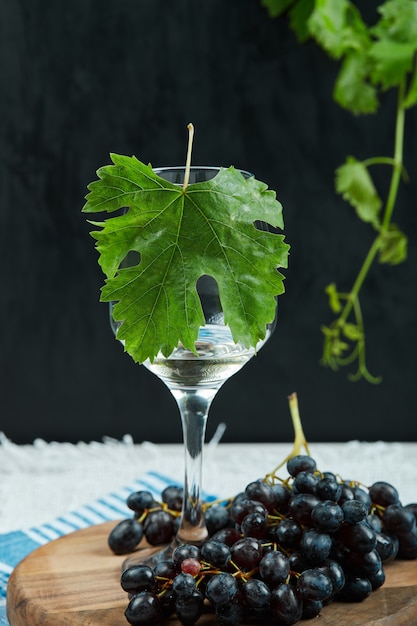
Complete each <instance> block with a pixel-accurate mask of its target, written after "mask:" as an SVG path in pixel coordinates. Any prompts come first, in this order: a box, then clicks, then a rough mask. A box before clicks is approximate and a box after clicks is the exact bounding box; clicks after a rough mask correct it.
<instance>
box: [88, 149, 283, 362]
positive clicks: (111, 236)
mask: <svg viewBox="0 0 417 626" xmlns="http://www.w3.org/2000/svg"><path fill="white" fill-rule="evenodd" d="M111 158H112V161H113V165H107V166H105V167H102V168H100V169H99V170H98V172H97V175H98V180H96V181H94V182H93V183H91V184H90V185H89V186H88V188H89V190H90V193H89V194H88V195H87V197H86V199H87V202H86V204H85V206H84V208H83V210H84V211H86V212H100V211H107V212H113V211H116V210H119V209H123V208H124V209H125V210H124V212H123V213H122V214H121V215H116V217H111V218H110V217H109V218H107V219H106V220H105V221H104V222H92V223H93V224H94V225H96V226H100V228H101V230H98V231H94V232H92V233H91V234H92V236H93V237H94V238H95V239H96V240H97V243H96V247H97V249H98V251H99V253H100V258H99V263H100V265H101V267H102V269H103V271H104V273H105V274H106V276H107V280H106V283H105V285H104V287H103V289H102V294H101V300H102V301H104V302H110V301H115V302H117V304H116V305H115V306H114V309H113V316H114V319H115V320H116V321H119V322H121V326H120V328H119V330H118V333H117V337H118V339H120V340H121V341H123V342H124V344H125V350H126V351H127V352H128V353H129V354H130V355H131V356H132V358H133V359H134V360H135V361H137V362H139V363H142V362H143V361H145V360H146V359H148V358H149V359H151V360H153V358H154V357H155V356H156V354H158V352H159V351H161V352H162V353H163V354H164V355H165V356H168V355H169V354H170V353H171V352H172V350H173V349H174V348H175V347H176V346H177V345H178V342H181V343H182V344H183V345H184V347H185V348H186V349H189V350H193V351H195V341H196V339H197V336H198V329H199V327H200V326H201V325H204V322H205V320H204V315H203V311H202V307H201V303H200V299H199V296H198V293H197V288H196V283H197V281H198V279H199V278H200V277H201V276H203V275H208V276H211V277H213V278H214V279H215V280H216V282H217V285H218V289H219V296H220V300H221V303H222V308H223V312H224V320H225V323H226V324H228V325H229V326H230V329H231V332H232V335H233V338H234V340H235V341H236V342H237V341H240V342H242V343H243V344H244V345H245V346H246V347H249V346H256V344H257V343H258V341H259V340H260V339H263V338H264V337H265V331H266V324H268V323H270V322H271V321H272V320H273V318H274V314H275V307H276V296H277V295H279V294H281V293H283V291H284V287H283V276H282V274H281V273H280V272H279V271H278V270H277V268H278V267H286V266H287V257H288V249H289V246H288V245H287V244H286V243H284V237H283V235H280V234H277V233H275V232H269V231H267V230H260V229H259V228H256V226H255V223H256V222H257V221H258V220H261V221H263V222H266V223H268V224H270V225H271V226H273V227H274V228H283V218H282V206H281V204H280V203H279V202H278V200H277V199H276V196H275V192H273V191H271V190H269V189H268V188H267V185H266V184H265V183H262V182H260V181H258V180H256V179H255V178H254V177H250V178H247V179H246V178H244V177H243V175H242V174H241V173H240V172H239V171H238V170H235V169H234V168H232V167H230V168H227V169H221V170H220V171H219V173H218V174H217V175H216V176H215V177H214V178H213V179H211V180H209V181H207V182H202V183H196V184H192V185H188V187H186V189H185V190H184V189H183V188H182V186H179V185H175V184H173V183H170V182H168V181H166V180H164V179H162V178H160V177H159V176H158V175H157V174H156V173H155V172H153V170H152V168H151V166H149V165H144V164H143V163H141V162H140V161H139V160H138V159H136V158H135V157H126V156H120V155H115V154H114V155H111ZM131 251H134V252H135V253H136V254H137V253H139V262H138V263H137V264H136V265H131V266H129V267H123V260H124V259H125V258H126V257H127V255H128V254H129V252H131Z"/></svg>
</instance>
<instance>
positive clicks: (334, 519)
mask: <svg viewBox="0 0 417 626" xmlns="http://www.w3.org/2000/svg"><path fill="white" fill-rule="evenodd" d="M343 517H344V516H343V511H342V509H341V507H340V506H339V505H338V504H336V502H333V501H332V500H323V501H322V502H319V503H318V504H316V506H315V507H314V509H313V510H312V511H311V519H312V521H313V523H314V525H315V526H316V527H317V528H318V529H319V530H322V531H324V532H333V531H334V530H337V529H338V528H339V526H340V525H341V524H342V522H343Z"/></svg>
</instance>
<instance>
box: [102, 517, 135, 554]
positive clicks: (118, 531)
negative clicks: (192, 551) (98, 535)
mask: <svg viewBox="0 0 417 626" xmlns="http://www.w3.org/2000/svg"><path fill="white" fill-rule="evenodd" d="M142 537H143V526H142V524H141V523H140V522H138V521H137V520H136V519H133V518H129V519H125V520H122V521H121V522H119V523H118V524H116V526H115V527H114V528H113V529H112V530H111V531H110V534H109V536H108V540H107V541H108V544H109V548H110V549H111V550H112V551H113V552H114V554H128V553H129V552H132V550H134V549H135V548H136V546H137V545H138V543H140V541H141V540H142Z"/></svg>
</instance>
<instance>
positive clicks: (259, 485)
mask: <svg viewBox="0 0 417 626" xmlns="http://www.w3.org/2000/svg"><path fill="white" fill-rule="evenodd" d="M245 494H246V497H247V498H248V500H256V501H257V502H262V504H263V505H264V507H265V508H266V509H267V511H273V509H274V508H275V493H274V490H273V489H272V487H270V485H268V484H267V483H266V482H265V481H263V480H256V481H254V482H252V483H249V484H248V485H247V487H246V489H245Z"/></svg>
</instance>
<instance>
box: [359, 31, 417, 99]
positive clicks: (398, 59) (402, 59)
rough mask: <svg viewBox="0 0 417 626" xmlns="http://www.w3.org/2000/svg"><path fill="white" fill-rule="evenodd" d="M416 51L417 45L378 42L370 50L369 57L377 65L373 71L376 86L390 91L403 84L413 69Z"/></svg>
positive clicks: (385, 41) (372, 75)
mask: <svg viewBox="0 0 417 626" xmlns="http://www.w3.org/2000/svg"><path fill="white" fill-rule="evenodd" d="M415 51H416V44H411V43H401V42H398V41H388V40H381V41H376V42H375V43H374V44H373V45H372V46H371V48H370V50H369V56H370V58H372V59H373V61H374V64H375V65H374V68H373V69H372V71H371V79H372V81H373V82H374V84H380V85H381V86H382V87H383V88H384V89H389V88H390V87H394V86H396V85H398V84H399V83H401V82H402V81H403V80H404V79H405V77H406V75H407V74H408V72H410V71H411V70H412V69H413V60H414V53H415Z"/></svg>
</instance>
